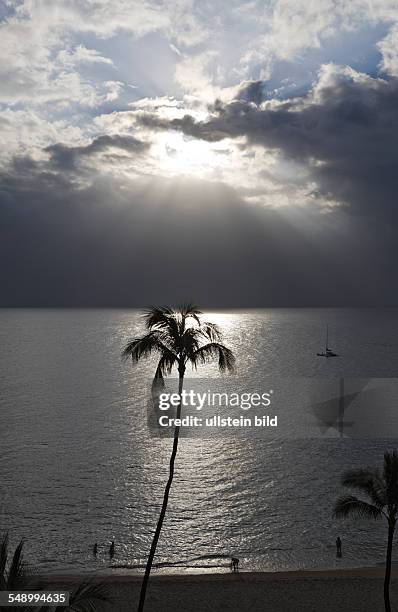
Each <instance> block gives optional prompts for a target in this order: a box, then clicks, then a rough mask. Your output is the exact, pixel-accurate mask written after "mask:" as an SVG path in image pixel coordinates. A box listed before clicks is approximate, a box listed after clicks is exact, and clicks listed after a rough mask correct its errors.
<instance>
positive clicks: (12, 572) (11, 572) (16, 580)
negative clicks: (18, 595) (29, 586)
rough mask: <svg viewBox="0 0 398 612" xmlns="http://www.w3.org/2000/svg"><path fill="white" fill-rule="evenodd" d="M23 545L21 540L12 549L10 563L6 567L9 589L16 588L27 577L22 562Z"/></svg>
mask: <svg viewBox="0 0 398 612" xmlns="http://www.w3.org/2000/svg"><path fill="white" fill-rule="evenodd" d="M23 545H24V541H23V540H21V541H20V542H19V544H18V546H17V547H16V549H15V551H14V554H13V557H12V560H11V564H10V567H9V569H8V576H7V589H8V590H9V591H12V590H17V589H18V587H19V586H20V585H21V584H22V583H23V582H24V580H26V578H27V566H26V564H25V563H24V560H23V554H22V549H23Z"/></svg>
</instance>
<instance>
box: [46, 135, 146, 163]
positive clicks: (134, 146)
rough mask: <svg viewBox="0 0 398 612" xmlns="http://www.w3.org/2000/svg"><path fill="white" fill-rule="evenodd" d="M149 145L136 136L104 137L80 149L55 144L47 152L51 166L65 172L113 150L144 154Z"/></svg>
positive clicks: (99, 137) (47, 148)
mask: <svg viewBox="0 0 398 612" xmlns="http://www.w3.org/2000/svg"><path fill="white" fill-rule="evenodd" d="M148 148H149V144H148V143H145V142H142V141H141V140H138V139H137V138H134V136H120V135H117V134H116V135H112V136H110V135H103V136H98V137H97V138H95V139H94V140H93V141H92V142H91V143H90V144H88V145H85V146H79V147H69V146H67V145H64V144H60V143H57V144H54V145H51V146H49V147H46V149H45V151H46V152H47V153H49V154H50V161H51V165H52V166H53V167H54V168H58V169H63V170H68V169H69V170H72V169H76V168H77V166H78V163H79V161H81V160H82V159H83V160H84V158H89V157H92V156H95V155H98V154H101V153H109V152H110V151H111V150H113V149H119V150H121V151H125V152H127V153H136V154H141V153H144V152H145V151H146V150H147V149H148Z"/></svg>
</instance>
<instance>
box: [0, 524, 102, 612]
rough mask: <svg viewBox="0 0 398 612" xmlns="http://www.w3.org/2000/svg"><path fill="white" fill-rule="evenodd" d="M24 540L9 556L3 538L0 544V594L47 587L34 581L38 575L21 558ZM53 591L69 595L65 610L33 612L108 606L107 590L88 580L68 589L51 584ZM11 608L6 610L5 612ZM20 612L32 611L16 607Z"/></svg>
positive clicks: (45, 611)
mask: <svg viewBox="0 0 398 612" xmlns="http://www.w3.org/2000/svg"><path fill="white" fill-rule="evenodd" d="M23 546H24V540H21V541H20V542H19V544H18V546H17V547H16V548H15V550H14V552H13V554H12V555H9V552H8V547H9V538H8V534H5V535H4V536H3V538H2V540H1V543H0V591H37V592H40V591H42V590H43V589H45V587H46V586H47V587H48V584H46V583H45V582H44V581H39V580H38V579H37V576H38V571H37V570H33V569H32V568H31V567H30V566H29V565H28V564H27V563H26V562H25V561H24V558H23ZM51 590H53V591H69V605H68V606H62V605H60V606H54V605H53V606H51V607H49V606H46V605H44V606H41V607H38V606H36V607H35V610H36V611H37V612H50V610H51V611H52V612H54V611H55V612H56V610H59V611H61V610H62V611H64V612H66V611H68V610H70V611H72V610H73V612H94V611H95V610H96V606H97V605H98V604H101V603H103V602H111V601H112V598H111V596H110V589H109V586H108V585H106V584H104V583H101V582H94V581H92V580H85V581H83V582H81V583H79V584H77V585H76V586H74V587H73V588H72V589H71V588H70V584H68V585H67V588H64V587H63V586H62V585H55V584H54V583H51ZM8 609H11V608H6V610H8ZM19 610H20V611H21V612H30V611H31V610H32V607H29V606H26V607H25V606H22V607H19Z"/></svg>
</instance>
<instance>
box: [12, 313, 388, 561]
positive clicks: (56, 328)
mask: <svg viewBox="0 0 398 612" xmlns="http://www.w3.org/2000/svg"><path fill="white" fill-rule="evenodd" d="M206 318H207V319H208V320H211V321H214V322H216V323H218V324H219V325H220V326H221V328H222V329H223V331H224V334H225V344H227V345H228V346H229V347H230V348H232V349H233V351H234V352H235V355H236V374H234V375H233V376H232V377H229V378H228V384H229V385H230V388H232V387H234V386H235V387H236V388H239V389H249V388H250V389H251V390H253V389H256V390H260V391H267V392H268V391H269V390H270V388H271V387H274V389H272V390H273V392H274V397H275V399H274V404H273V406H272V411H273V412H278V418H279V421H278V428H277V430H272V428H267V429H266V431H265V429H264V432H263V435H260V436H255V435H251V434H250V432H249V433H245V432H242V431H241V430H240V431H239V435H235V434H234V432H231V431H229V432H228V435H223V434H222V433H221V434H220V435H214V436H210V437H207V436H206V435H202V434H200V435H196V436H193V437H182V439H181V441H180V447H179V452H178V456H177V468H176V475H175V480H174V483H173V488H172V494H171V497H170V502H169V508H168V513H167V517H166V521H165V524H164V528H163V532H162V536H161V540H160V542H159V547H158V553H157V557H156V564H157V566H156V568H155V570H154V571H158V572H187V571H191V572H195V571H215V570H217V571H222V570H224V569H225V571H227V570H228V565H229V557H230V556H236V557H238V558H239V559H240V567H241V569H242V570H269V571H275V570H283V569H298V568H306V569H310V568H314V569H320V568H331V567H348V566H363V565H375V564H379V563H383V560H384V554H385V544H386V531H387V530H386V528H385V525H384V524H383V523H382V522H369V521H366V520H362V521H354V520H347V521H337V520H335V519H333V518H332V509H333V503H334V500H335V499H336V497H337V496H338V495H339V494H340V493H341V492H342V489H341V487H340V484H339V478H340V475H341V473H342V471H344V470H345V469H351V468H354V467H365V466H373V465H380V464H381V462H382V458H383V453H384V451H385V450H387V449H391V448H395V447H397V446H398V428H397V429H395V428H394V423H395V422H394V416H395V412H394V408H391V407H394V406H395V405H396V399H398V390H397V389H396V386H395V384H396V381H395V377H396V376H397V366H398V310H396V309H386V310H380V309H268V310H267V309H266V310H253V311H244V312H243V311H236V312H232V311H225V312H219V311H217V312H208V313H206ZM326 325H328V327H329V342H330V345H331V347H332V348H333V349H334V350H335V351H336V352H337V353H338V355H339V356H338V357H336V358H332V359H324V358H322V357H317V355H316V353H317V352H319V351H322V350H323V349H324V343H325V328H326ZM142 331H143V325H142V319H141V317H140V313H139V312H137V311H135V310H67V309H58V310H45V309H38V310H29V309H26V310H25V309H14V310H0V391H1V395H0V432H1V439H0V440H1V455H0V488H1V496H0V531H3V532H4V531H8V532H9V533H10V537H11V541H12V543H13V544H14V543H16V542H17V541H18V540H19V539H20V538H22V537H23V538H25V555H26V559H27V560H28V561H29V562H30V563H31V564H32V565H33V566H35V567H37V568H39V569H41V570H50V571H60V570H62V571H72V570H73V571H83V570H90V571H91V570H93V571H97V570H102V569H104V568H106V567H107V566H108V565H109V564H110V560H109V556H108V549H109V544H110V542H111V540H115V547H116V554H115V557H114V559H113V562H112V563H113V565H117V566H123V567H126V568H131V569H132V570H133V571H141V569H142V565H143V564H144V563H145V559H146V555H147V552H148V550H149V546H150V541H151V534H152V532H153V530H154V527H155V524H156V520H157V516H158V511H159V507H160V503H161V500H162V495H163V487H164V484H165V481H166V477H167V470H168V459H169V455H170V450H171V440H170V438H167V437H159V436H157V435H156V432H154V431H153V430H151V429H149V428H148V414H147V405H148V384H149V381H150V380H151V377H152V376H153V373H154V366H155V362H154V360H153V359H150V360H148V361H146V362H142V363H140V364H139V365H137V366H135V367H132V365H131V363H123V362H122V360H121V358H120V354H121V350H122V348H123V346H124V344H125V343H126V341H127V340H128V339H129V338H131V337H134V336H135V335H138V334H141V333H142ZM191 375H192V377H194V378H195V377H201V379H204V380H210V379H213V380H214V381H215V384H216V385H217V388H222V386H223V380H224V379H222V378H220V377H219V375H218V373H217V369H216V367H215V366H203V367H201V368H200V369H199V370H198V372H195V373H192V374H189V376H191ZM342 380H344V381H345V384H346V387H345V389H346V390H347V389H350V388H352V386H353V385H354V386H355V385H356V384H357V385H359V387H358V388H360V391H361V393H360V394H358V393H356V392H355V393H353V394H351V395H352V397H354V395H355V401H354V402H353V403H352V407H353V408H352V409H353V411H354V412H353V413H351V414H350V413H349V411H347V414H346V417H347V420H348V422H349V423H351V424H352V422H354V421H355V422H356V423H358V425H359V427H357V428H356V429H355V427H354V429H355V432H356V433H355V435H354V434H353V429H351V430H350V429H349V428H348V429H347V431H344V430H342V429H341V428H340V427H338V426H337V425H336V423H335V422H334V417H333V418H331V422H329V421H328V419H329V420H330V418H329V417H330V414H329V412H328V411H326V412H327V417H325V418H324V415H323V413H322V409H321V410H320V411H319V409H317V410H312V411H311V410H307V408H308V406H309V405H311V402H312V400H313V397H314V388H315V386H316V385H317V384H318V383H319V381H320V382H321V386H322V388H324V385H325V384H326V386H328V385H332V386H333V385H335V386H336V397H337V396H338V393H339V391H338V390H339V389H341V387H339V386H338V385H340V384H341V381H342ZM318 391H319V389H318ZM318 391H317V392H318ZM304 393H305V394H307V396H308V397H307V396H306V399H305V401H303V394H304ZM332 395H333V393H332ZM348 395H350V394H349V393H348ZM351 395H350V397H351ZM361 398H363V402H362V400H361ZM380 398H382V399H381V400H380ZM383 398H384V399H385V398H387V400H388V401H387V400H386V401H387V403H388V406H389V407H388V408H387V409H386V410H387V412H383V406H382V404H383V402H384V399H383ZM350 401H351V400H350ZM317 406H318V408H319V406H321V408H322V406H323V403H322V401H320V402H318V403H317ZM361 410H362V412H361ZM379 410H380V412H379ZM389 411H390V412H389ZM273 412H272V414H273ZM365 414H366V419H365V417H364V416H363V415H365ZM246 415H247V413H245V416H246ZM385 415H387V417H388V418H387V417H386V416H385ZM388 415H389V416H388ZM390 417H391V423H390V421H389V420H388V419H390ZM372 419H373V421H372ZM386 419H387V420H386ZM364 420H366V423H367V426H366V427H362V429H361V426H360V424H361V423H363V422H364ZM387 421H388V427H385V428H383V424H385V423H386V422H387ZM325 423H326V424H325ZM375 424H376V425H375ZM378 425H380V427H378ZM396 432H397V433H396ZM337 535H340V537H341V539H342V542H343V557H342V558H341V559H336V555H335V539H336V537H337ZM94 542H98V556H97V558H93V556H92V547H93V544H94Z"/></svg>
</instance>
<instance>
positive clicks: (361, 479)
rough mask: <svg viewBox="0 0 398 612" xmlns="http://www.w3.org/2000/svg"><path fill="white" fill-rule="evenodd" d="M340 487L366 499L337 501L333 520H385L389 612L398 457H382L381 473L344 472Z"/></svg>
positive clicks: (387, 605) (351, 497) (397, 508)
mask: <svg viewBox="0 0 398 612" xmlns="http://www.w3.org/2000/svg"><path fill="white" fill-rule="evenodd" d="M341 483H342V485H343V486H344V487H349V488H352V489H358V490H359V491H361V492H362V493H363V494H364V495H365V496H366V498H367V499H359V498H358V497H355V496H354V495H346V496H343V497H340V498H339V499H338V500H337V502H336V504H335V508H334V513H333V514H334V516H335V517H337V518H345V517H349V516H353V517H355V518H371V519H379V518H385V519H386V521H387V524H388V540H387V554H386V571H385V578H384V605H385V610H386V612H391V604H390V578H391V558H392V545H393V539H394V530H395V524H396V522H397V516H398V453H397V451H393V452H387V453H385V454H384V464H383V469H382V470H379V469H362V470H351V471H348V472H345V473H344V474H343V476H342V480H341Z"/></svg>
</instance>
